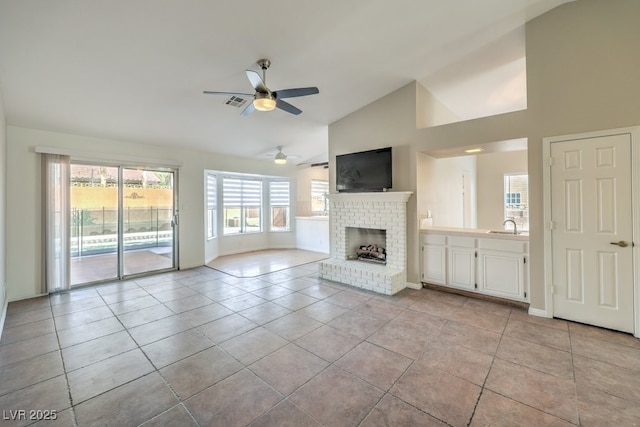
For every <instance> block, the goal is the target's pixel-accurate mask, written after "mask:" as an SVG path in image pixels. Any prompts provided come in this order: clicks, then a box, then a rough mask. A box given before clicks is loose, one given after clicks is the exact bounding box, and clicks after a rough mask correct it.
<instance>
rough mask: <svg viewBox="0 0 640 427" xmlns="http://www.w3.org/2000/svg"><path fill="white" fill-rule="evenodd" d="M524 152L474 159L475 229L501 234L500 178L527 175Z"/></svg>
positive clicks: (502, 183)
mask: <svg viewBox="0 0 640 427" xmlns="http://www.w3.org/2000/svg"><path fill="white" fill-rule="evenodd" d="M527 159H528V156H527V151H511V152H506V153H487V154H480V155H478V156H477V166H478V167H477V182H478V203H477V208H478V228H486V229H489V230H501V229H502V223H503V222H504V176H505V175H506V174H514V173H524V174H526V173H527V167H528V165H527Z"/></svg>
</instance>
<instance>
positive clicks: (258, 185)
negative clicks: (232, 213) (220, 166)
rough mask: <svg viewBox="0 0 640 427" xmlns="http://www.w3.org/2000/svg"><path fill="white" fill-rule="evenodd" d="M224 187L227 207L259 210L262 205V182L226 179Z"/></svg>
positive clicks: (224, 198)
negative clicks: (256, 208) (255, 208)
mask: <svg viewBox="0 0 640 427" xmlns="http://www.w3.org/2000/svg"><path fill="white" fill-rule="evenodd" d="M222 185H223V201H224V205H225V206H238V207H258V208H259V207H260V206H261V205H262V181H258V180H253V179H239V178H224V180H223V182H222Z"/></svg>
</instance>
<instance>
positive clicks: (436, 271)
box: [422, 245, 447, 285]
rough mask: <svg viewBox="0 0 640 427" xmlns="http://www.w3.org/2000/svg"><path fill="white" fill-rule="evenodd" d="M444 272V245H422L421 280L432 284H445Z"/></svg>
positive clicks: (445, 261) (445, 264)
mask: <svg viewBox="0 0 640 427" xmlns="http://www.w3.org/2000/svg"><path fill="white" fill-rule="evenodd" d="M446 272H447V253H446V247H444V246H436V245H422V281H423V282H426V283H432V284H434V285H446V284H447V276H446Z"/></svg>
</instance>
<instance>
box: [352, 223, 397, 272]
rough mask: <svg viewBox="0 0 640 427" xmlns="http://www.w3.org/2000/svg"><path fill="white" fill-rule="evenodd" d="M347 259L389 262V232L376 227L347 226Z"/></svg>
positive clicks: (377, 262)
mask: <svg viewBox="0 0 640 427" xmlns="http://www.w3.org/2000/svg"><path fill="white" fill-rule="evenodd" d="M345 234H346V237H347V242H346V243H347V259H356V260H359V261H365V262H373V263H376V264H386V263H387V250H386V244H387V232H386V230H378V229H374V228H360V227H347V228H346V233H345Z"/></svg>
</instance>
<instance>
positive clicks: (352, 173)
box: [336, 147, 392, 192]
mask: <svg viewBox="0 0 640 427" xmlns="http://www.w3.org/2000/svg"><path fill="white" fill-rule="evenodd" d="M391 172H392V171H391V147H387V148H380V149H377V150H369V151H361V152H359V153H351V154H342V155H339V156H336V187H337V190H338V192H371V191H386V190H389V189H391V187H392V179H391Z"/></svg>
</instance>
